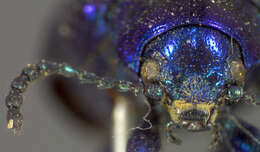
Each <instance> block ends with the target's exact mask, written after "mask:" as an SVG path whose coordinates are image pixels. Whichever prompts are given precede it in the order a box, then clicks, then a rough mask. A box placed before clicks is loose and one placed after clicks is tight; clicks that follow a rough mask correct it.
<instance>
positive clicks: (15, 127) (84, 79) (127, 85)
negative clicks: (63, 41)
mask: <svg viewBox="0 0 260 152" xmlns="http://www.w3.org/2000/svg"><path fill="white" fill-rule="evenodd" d="M51 75H61V76H64V77H68V78H76V79H77V80H79V81H80V83H82V84H94V85H96V86H97V88H99V89H116V90H117V91H119V92H132V93H134V94H135V95H136V96H137V95H139V94H143V90H144V89H143V86H140V85H135V84H134V83H133V82H130V81H125V80H113V79H111V78H103V77H99V76H96V75H95V74H94V73H89V72H87V71H84V70H78V69H76V68H73V67H72V66H71V65H69V64H67V63H57V62H51V61H46V60H41V61H40V63H38V64H28V65H27V66H26V67H25V68H24V69H23V70H22V73H21V74H20V75H19V76H17V77H16V78H15V79H14V80H13V81H12V83H11V90H10V92H9V94H8V95H7V97H6V106H7V108H8V112H7V121H8V126H7V127H8V129H11V130H12V131H13V132H14V133H15V134H16V133H18V132H19V131H20V130H21V129H22V126H23V115H22V113H21V106H22V103H23V96H22V94H23V93H24V92H25V91H26V89H27V87H28V85H29V83H31V82H33V81H35V80H37V79H39V78H41V77H47V76H51ZM149 109H150V107H149ZM149 111H150V110H149ZM144 119H145V120H146V116H145V118H144ZM146 121H147V122H149V121H148V120H146Z"/></svg>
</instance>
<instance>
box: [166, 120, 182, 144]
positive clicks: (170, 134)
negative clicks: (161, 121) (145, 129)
mask: <svg viewBox="0 0 260 152" xmlns="http://www.w3.org/2000/svg"><path fill="white" fill-rule="evenodd" d="M177 128H178V127H177V126H176V125H175V124H174V123H173V122H172V121H171V122H168V123H167V125H166V130H167V140H168V141H169V142H171V143H175V144H177V145H180V144H181V143H182V140H181V139H180V138H178V137H176V136H175V135H174V133H173V130H174V129H177Z"/></svg>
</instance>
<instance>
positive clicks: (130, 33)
mask: <svg viewBox="0 0 260 152" xmlns="http://www.w3.org/2000/svg"><path fill="white" fill-rule="evenodd" d="M80 3H83V4H82V5H80V6H81V7H80V8H81V10H82V11H83V12H84V14H85V15H86V17H87V23H88V25H89V26H91V27H93V30H94V32H93V31H89V37H90V38H89V40H90V41H89V42H95V41H96V43H93V44H90V45H98V44H99V39H100V38H103V37H106V36H109V38H110V39H111V45H113V46H114V47H115V48H116V50H117V52H118V55H119V58H120V59H121V62H123V63H124V64H125V65H126V67H128V68H129V69H131V70H132V71H133V72H135V73H136V75H138V76H139V78H140V79H139V81H138V82H130V81H126V80H114V79H110V78H103V77H99V76H97V75H96V74H94V73H89V72H87V71H84V70H80V69H77V68H75V67H73V66H71V65H69V64H66V63H58V62H52V61H47V60H42V61H41V62H40V63H38V64H29V65H27V66H26V67H25V68H24V69H23V71H22V73H21V74H20V75H19V76H18V77H17V78H15V79H14V80H13V82H12V84H11V91H10V93H9V95H8V96H7V98H6V105H7V107H8V116H7V119H8V128H9V129H12V130H13V131H14V132H17V131H19V130H20V129H21V127H22V125H23V118H22V117H23V116H22V114H21V112H20V109H21V108H20V107H21V104H22V93H23V92H24V91H25V90H26V88H27V86H28V84H29V83H30V82H33V81H34V80H36V79H38V78H40V77H46V76H49V75H54V74H58V75H63V76H65V77H69V78H71V77H74V78H76V79H78V80H79V81H80V82H81V83H83V84H96V85H97V87H98V88H101V89H108V88H114V89H115V90H117V91H119V92H132V93H133V94H135V95H145V96H146V98H147V100H148V101H149V109H150V110H149V111H148V113H147V115H146V116H145V117H144V120H143V123H142V124H141V126H140V127H139V129H138V128H137V129H136V130H135V131H134V132H133V135H132V137H131V138H130V139H129V143H128V149H127V150H128V151H130V152H132V151H151V152H156V151H159V149H160V141H159V140H160V137H159V136H158V128H157V127H156V125H155V124H158V123H160V121H159V118H158V117H160V114H159V112H158V111H156V110H155V109H154V108H153V107H155V106H158V105H159V106H160V107H161V108H162V109H164V110H165V111H166V112H167V113H168V116H169V118H170V121H169V122H168V123H167V125H166V128H167V136H168V139H169V141H171V142H173V143H176V144H180V143H181V139H179V138H178V137H176V136H175V134H174V130H175V129H176V128H186V129H187V130H189V131H205V130H210V129H211V130H213V131H214V132H215V134H214V137H215V138H214V140H213V142H212V145H211V147H212V149H214V148H216V147H217V145H218V144H219V143H221V142H224V143H225V144H226V146H227V147H228V149H229V150H230V151H259V147H260V142H259V138H260V135H259V131H258V130H257V129H256V128H254V127H253V126H251V125H250V124H248V123H246V122H244V121H242V120H240V119H238V118H236V117H235V116H233V115H231V114H230V113H231V112H230V111H229V108H228V107H229V105H232V104H237V103H244V102H247V103H252V104H258V103H257V101H256V100H255V99H254V95H253V94H251V93H250V92H246V91H245V90H244V86H245V80H246V73H247V72H248V71H250V69H251V68H252V67H255V66H257V64H258V62H259V58H260V52H259V49H260V48H259V47H260V46H259V44H258V43H259V40H260V33H259V32H260V28H259V16H258V14H259V10H258V9H257V8H256V7H254V6H253V5H252V3H251V2H250V1H242V0H230V1H225V0H187V1H182V0H176V1H171V0H161V1H154V0H149V1H141V0H122V1H116V0H114V1H112V0H111V1H95V2H85V1H84V2H83V1H82V2H80ZM241 12H242V13H241ZM238 14H239V15H238ZM239 135H240V136H239Z"/></svg>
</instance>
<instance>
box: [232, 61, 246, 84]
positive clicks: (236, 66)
mask: <svg viewBox="0 0 260 152" xmlns="http://www.w3.org/2000/svg"><path fill="white" fill-rule="evenodd" d="M230 71H231V75H232V77H233V78H234V79H235V81H236V82H237V83H238V84H239V85H240V84H243V82H244V80H245V75H246V69H245V67H244V64H243V63H242V62H241V61H232V62H231V65H230Z"/></svg>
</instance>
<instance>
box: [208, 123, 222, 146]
mask: <svg viewBox="0 0 260 152" xmlns="http://www.w3.org/2000/svg"><path fill="white" fill-rule="evenodd" d="M220 129H221V128H220V127H218V126H214V127H213V128H212V130H213V133H212V137H213V140H212V142H211V143H210V145H209V150H210V151H216V149H217V148H218V146H219V144H220V143H221V141H222V137H221V134H220Z"/></svg>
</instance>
